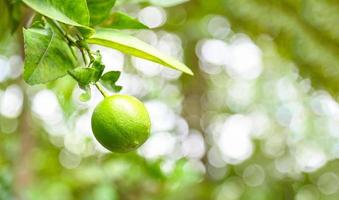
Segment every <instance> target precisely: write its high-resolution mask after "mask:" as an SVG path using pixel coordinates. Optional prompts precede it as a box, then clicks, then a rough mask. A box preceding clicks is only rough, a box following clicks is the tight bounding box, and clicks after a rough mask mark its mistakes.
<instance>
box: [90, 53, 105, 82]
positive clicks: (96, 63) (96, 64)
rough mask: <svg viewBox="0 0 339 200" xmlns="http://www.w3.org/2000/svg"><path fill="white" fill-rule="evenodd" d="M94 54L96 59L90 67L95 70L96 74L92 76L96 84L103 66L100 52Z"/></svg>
mask: <svg viewBox="0 0 339 200" xmlns="http://www.w3.org/2000/svg"><path fill="white" fill-rule="evenodd" d="M96 54H97V57H96V58H95V60H94V62H93V63H92V65H91V67H93V68H94V69H96V74H95V76H94V82H97V81H98V80H99V79H100V77H101V75H102V73H103V72H104V69H105V65H104V64H103V63H102V60H101V54H100V52H99V51H97V52H96Z"/></svg>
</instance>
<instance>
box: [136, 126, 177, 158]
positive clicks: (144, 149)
mask: <svg viewBox="0 0 339 200" xmlns="http://www.w3.org/2000/svg"><path fill="white" fill-rule="evenodd" d="M175 145H176V139H175V137H174V136H173V135H172V134H170V133H167V132H160V133H156V134H153V135H151V137H150V138H149V139H148V140H147V141H146V143H145V144H144V145H142V146H141V147H140V149H139V153H140V154H141V155H143V156H144V157H146V158H148V159H156V158H159V157H162V156H166V155H170V154H171V153H172V152H173V150H174V148H175Z"/></svg>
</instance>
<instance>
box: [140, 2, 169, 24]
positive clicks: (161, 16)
mask: <svg viewBox="0 0 339 200" xmlns="http://www.w3.org/2000/svg"><path fill="white" fill-rule="evenodd" d="M138 19H139V21H140V22H142V23H144V24H145V25H147V26H148V27H149V28H156V27H159V26H161V25H163V24H164V23H165V22H166V20H167V16H166V12H165V10H164V9H162V8H161V7H156V6H149V7H146V8H144V9H142V10H141V11H140V12H139V16H138Z"/></svg>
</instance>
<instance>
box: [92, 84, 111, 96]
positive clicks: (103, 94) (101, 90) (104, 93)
mask: <svg viewBox="0 0 339 200" xmlns="http://www.w3.org/2000/svg"><path fill="white" fill-rule="evenodd" d="M95 87H96V88H97V89H98V90H99V91H100V93H101V94H102V96H103V97H108V94H107V93H106V92H105V90H104V88H102V87H101V85H100V84H99V83H98V82H96V83H95Z"/></svg>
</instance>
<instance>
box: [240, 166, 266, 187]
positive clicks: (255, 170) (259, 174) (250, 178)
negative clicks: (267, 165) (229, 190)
mask: <svg viewBox="0 0 339 200" xmlns="http://www.w3.org/2000/svg"><path fill="white" fill-rule="evenodd" d="M243 178H244V182H245V183H246V184H247V185H249V186H252V187H256V186H259V185H261V184H263V182H264V180H265V171H264V169H263V168H262V167H261V166H260V165H257V164H253V165H249V166H248V167H246V169H245V171H244V174H243Z"/></svg>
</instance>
